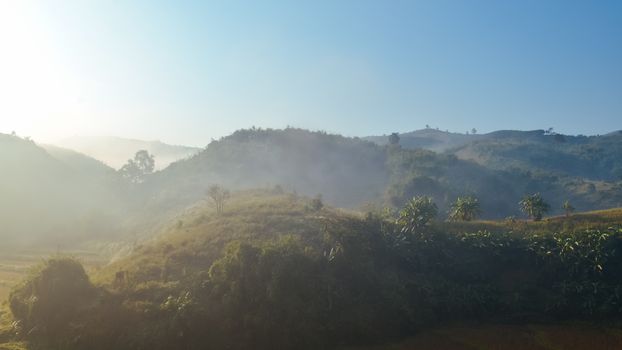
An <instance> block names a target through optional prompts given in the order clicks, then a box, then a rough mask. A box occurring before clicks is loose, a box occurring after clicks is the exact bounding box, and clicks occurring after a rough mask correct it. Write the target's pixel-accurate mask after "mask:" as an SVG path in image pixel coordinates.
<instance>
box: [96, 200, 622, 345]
mask: <svg viewBox="0 0 622 350" xmlns="http://www.w3.org/2000/svg"><path fill="white" fill-rule="evenodd" d="M307 204H308V203H307V202H306V200H304V199H298V198H296V197H294V196H290V195H271V196H268V197H266V196H265V194H260V193H258V192H247V193H246V194H244V195H242V196H236V197H234V198H233V200H232V201H231V203H229V204H228V206H227V211H226V213H225V214H224V215H222V216H217V215H215V213H213V212H212V211H211V210H208V209H207V208H206V207H207V205H206V204H201V205H198V206H196V207H194V208H191V209H190V210H189V211H188V212H187V213H186V214H185V215H183V216H182V217H180V218H179V220H178V221H177V222H175V223H173V224H172V225H171V226H170V227H169V228H167V229H166V230H165V232H163V233H162V235H161V237H160V238H159V239H157V240H156V242H155V244H153V245H148V246H144V247H141V248H139V249H138V250H137V254H135V255H133V256H131V257H129V258H127V259H124V260H122V261H119V262H116V263H114V264H112V265H110V266H109V267H107V268H105V269H103V270H101V271H99V272H98V273H97V274H96V275H95V279H96V280H97V281H98V282H99V283H110V282H111V281H112V279H113V276H114V273H115V272H116V271H119V270H126V271H129V272H130V275H132V276H134V278H136V279H138V280H137V281H135V282H137V283H140V282H146V281H148V280H149V279H152V278H159V277H157V275H158V274H161V271H163V270H167V271H169V273H171V274H172V275H174V276H177V278H180V276H181V275H182V274H186V273H188V274H190V273H192V272H197V271H198V270H201V269H206V268H208V267H209V265H210V264H211V263H212V262H213V260H214V259H215V258H216V257H217V256H219V254H220V253H219V252H220V251H221V249H222V247H223V246H224V245H225V244H226V242H228V241H231V240H234V239H250V238H252V239H265V240H270V239H274V238H277V237H278V236H282V235H286V234H293V235H299V236H301V237H306V239H307V240H308V241H309V242H313V241H314V240H315V239H316V238H318V235H319V234H321V232H322V227H323V225H325V222H326V221H330V222H331V226H333V225H337V226H339V227H340V229H345V230H347V229H350V228H351V227H352V225H353V223H354V222H355V221H357V218H360V216H359V215H358V214H354V213H349V212H342V211H338V210H333V209H323V210H322V211H320V212H314V211H309V210H308V209H307ZM616 223H618V224H619V223H622V209H611V210H601V211H593V212H586V213H577V214H574V215H571V216H570V217H563V216H558V217H552V218H548V219H546V220H543V221H541V222H529V221H516V222H514V223H511V224H510V223H507V222H503V221H476V222H469V223H439V224H437V225H439V226H441V227H445V228H446V229H448V230H452V231H456V232H457V231H474V230H490V231H503V230H507V229H508V228H514V229H515V230H516V231H523V232H547V231H550V230H556V229H562V228H564V229H569V228H576V229H581V228H585V227H591V228H606V227H608V226H610V225H612V224H616ZM508 225H510V227H508ZM199 251H201V252H203V253H204V259H202V261H201V262H200V263H199V264H196V263H197V262H199V261H195V262H194V263H190V264H189V262H188V261H187V260H185V258H186V257H190V256H193V255H194V254H195V253H196V252H199ZM182 266H186V267H188V268H189V270H190V269H191V270H194V271H189V270H188V271H186V270H185V269H183V268H182ZM182 269H183V272H182ZM620 347H622V332H621V331H620V330H619V329H613V328H601V327H594V326H591V325H580V324H579V325H577V324H569V325H475V326H464V325H462V326H452V327H447V328H440V329H432V330H426V331H423V332H422V333H420V334H419V335H418V336H415V337H413V338H410V339H406V340H403V341H400V342H396V343H393V344H387V345H377V346H372V347H364V348H352V349H366V350H367V349H368V350H405V349H456V350H469V349H533V350H549V349H550V350H553V349H617V348H620Z"/></svg>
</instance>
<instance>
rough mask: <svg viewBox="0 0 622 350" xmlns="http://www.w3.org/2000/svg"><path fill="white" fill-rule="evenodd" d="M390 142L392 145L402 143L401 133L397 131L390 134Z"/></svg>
mask: <svg viewBox="0 0 622 350" xmlns="http://www.w3.org/2000/svg"><path fill="white" fill-rule="evenodd" d="M389 144H390V145H399V144H400V135H399V134H398V133H396V132H394V133H392V134H391V135H389Z"/></svg>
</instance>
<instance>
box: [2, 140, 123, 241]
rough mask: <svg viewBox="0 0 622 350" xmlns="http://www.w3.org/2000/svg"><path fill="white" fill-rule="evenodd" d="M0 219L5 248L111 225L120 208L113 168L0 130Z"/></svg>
mask: <svg viewBox="0 0 622 350" xmlns="http://www.w3.org/2000/svg"><path fill="white" fill-rule="evenodd" d="M0 165H1V166H2V173H1V174H0V177H1V178H2V181H1V182H0V222H2V231H1V232H2V239H3V245H4V246H5V247H7V246H11V244H13V243H15V244H18V243H24V244H25V243H28V244H32V243H34V242H35V241H38V243H39V244H42V243H44V242H45V243H50V244H62V243H65V242H69V241H71V240H73V239H74V238H75V237H76V236H83V237H87V236H90V237H93V236H97V235H98V234H100V233H101V232H102V229H103V228H104V226H107V228H106V230H109V229H111V228H112V227H114V224H113V220H114V219H111V217H112V218H115V217H118V216H117V214H119V212H118V210H121V209H122V205H121V201H120V198H119V197H118V196H117V193H116V191H115V188H116V187H115V185H114V184H115V173H114V170H113V169H111V168H109V167H107V166H105V165H104V164H102V163H101V162H98V161H96V160H94V159H92V158H89V157H87V156H85V155H81V154H78V153H76V152H73V151H69V150H64V149H60V148H57V147H47V148H44V147H41V146H39V145H37V144H36V143H35V142H33V141H31V140H28V139H22V138H20V137H17V136H14V135H5V134H0Z"/></svg>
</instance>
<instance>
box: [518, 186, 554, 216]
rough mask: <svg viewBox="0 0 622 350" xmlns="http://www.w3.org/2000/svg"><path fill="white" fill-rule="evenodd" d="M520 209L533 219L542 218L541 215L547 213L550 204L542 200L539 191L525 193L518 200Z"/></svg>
mask: <svg viewBox="0 0 622 350" xmlns="http://www.w3.org/2000/svg"><path fill="white" fill-rule="evenodd" d="M518 204H519V205H520V209H521V210H522V211H523V212H524V213H525V214H527V216H529V217H530V218H532V219H533V220H534V221H540V220H542V216H543V215H544V214H546V213H548V211H549V209H550V206H549V204H548V203H546V202H545V201H544V199H543V198H542V195H541V194H540V193H534V194H532V195H526V196H525V197H523V199H522V200H521V201H520V202H518Z"/></svg>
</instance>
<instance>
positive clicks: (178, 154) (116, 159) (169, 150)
mask: <svg viewBox="0 0 622 350" xmlns="http://www.w3.org/2000/svg"><path fill="white" fill-rule="evenodd" d="M58 145H59V146H61V147H64V148H69V149H72V150H75V151H78V152H80V153H84V154H86V155H89V156H91V157H93V158H95V159H98V160H100V161H102V162H104V163H106V164H107V165H109V166H111V167H113V168H115V169H119V168H121V167H122V166H123V165H124V164H125V163H126V162H127V160H128V159H131V158H134V154H136V152H137V151H139V150H147V151H148V152H149V153H150V154H152V155H154V156H155V161H156V162H155V167H156V169H164V168H166V167H167V166H168V165H169V164H171V163H173V162H175V161H177V160H180V159H184V158H187V157H190V156H192V155H193V154H196V153H197V152H199V151H200V150H201V149H200V148H197V147H188V146H178V145H169V144H166V143H162V142H160V141H143V140H134V139H124V138H120V137H111V136H95V137H86V136H74V137H70V138H66V139H63V140H61V141H60V142H59V143H58Z"/></svg>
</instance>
